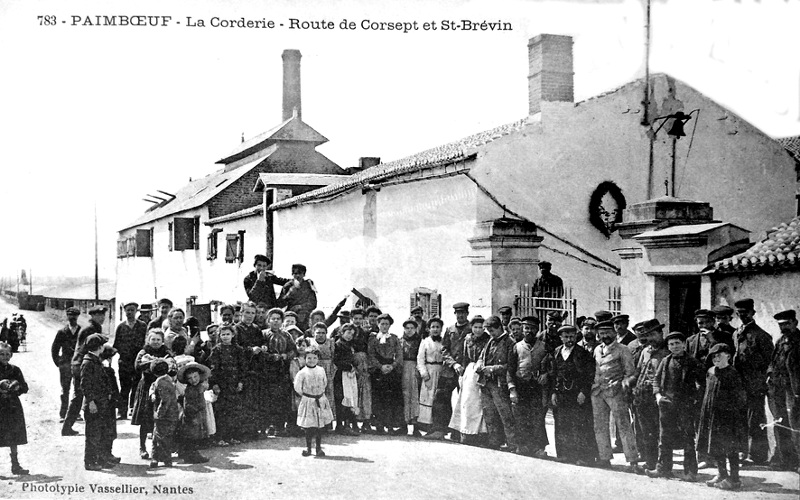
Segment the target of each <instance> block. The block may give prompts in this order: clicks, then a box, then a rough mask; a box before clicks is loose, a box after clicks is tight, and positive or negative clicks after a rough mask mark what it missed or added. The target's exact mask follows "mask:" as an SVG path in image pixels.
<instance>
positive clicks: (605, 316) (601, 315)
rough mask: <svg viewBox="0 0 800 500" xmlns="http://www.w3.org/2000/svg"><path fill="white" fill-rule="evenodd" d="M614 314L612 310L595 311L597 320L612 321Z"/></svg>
mask: <svg viewBox="0 0 800 500" xmlns="http://www.w3.org/2000/svg"><path fill="white" fill-rule="evenodd" d="M613 317H614V315H613V314H612V313H611V312H610V311H597V312H596V313H594V318H595V319H596V320H597V321H610V320H611V318H613Z"/></svg>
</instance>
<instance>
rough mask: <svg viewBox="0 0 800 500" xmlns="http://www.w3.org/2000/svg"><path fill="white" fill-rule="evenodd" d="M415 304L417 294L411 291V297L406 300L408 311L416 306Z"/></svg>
mask: <svg viewBox="0 0 800 500" xmlns="http://www.w3.org/2000/svg"><path fill="white" fill-rule="evenodd" d="M417 304H418V302H417V294H416V293H415V292H411V298H410V299H409V302H408V311H409V313H410V312H411V310H412V309H414V308H415V307H417Z"/></svg>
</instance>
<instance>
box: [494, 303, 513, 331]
mask: <svg viewBox="0 0 800 500" xmlns="http://www.w3.org/2000/svg"><path fill="white" fill-rule="evenodd" d="M497 314H499V315H500V322H501V323H503V330H505V331H506V333H511V330H509V328H508V324H509V323H510V322H511V315H512V310H511V308H510V307H509V306H503V307H501V308H500V309H498V310H497Z"/></svg>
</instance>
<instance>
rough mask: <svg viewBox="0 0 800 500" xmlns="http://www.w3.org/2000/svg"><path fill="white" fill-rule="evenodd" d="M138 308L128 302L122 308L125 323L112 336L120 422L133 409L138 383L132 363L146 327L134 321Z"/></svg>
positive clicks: (142, 344) (141, 344)
mask: <svg viewBox="0 0 800 500" xmlns="http://www.w3.org/2000/svg"><path fill="white" fill-rule="evenodd" d="M138 308H139V304H137V303H136V302H128V303H127V304H125V306H123V310H124V311H125V321H123V322H122V323H120V324H119V325H117V330H116V333H115V334H114V349H116V350H117V352H118V353H119V361H118V362H119V389H120V391H119V394H120V397H119V408H117V412H118V415H119V418H120V419H121V420H124V419H126V418H127V417H128V408H131V409H132V408H133V401H134V399H136V390H135V389H134V388H135V387H136V384H137V383H138V381H139V375H138V374H137V373H136V367H134V361H136V355H137V354H139V351H140V350H141V349H142V347H143V346H144V338H145V336H146V335H147V325H146V324H144V323H143V322H141V321H139V320H138V319H136V310H137V309H138ZM132 389H133V390H132Z"/></svg>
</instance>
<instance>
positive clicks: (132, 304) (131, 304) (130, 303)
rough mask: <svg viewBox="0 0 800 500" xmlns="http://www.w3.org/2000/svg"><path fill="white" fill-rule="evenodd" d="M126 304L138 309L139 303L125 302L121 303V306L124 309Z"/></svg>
mask: <svg viewBox="0 0 800 500" xmlns="http://www.w3.org/2000/svg"><path fill="white" fill-rule="evenodd" d="M128 306H133V307H135V308H136V309H139V304H138V303H137V302H126V303H125V304H123V305H122V308H123V309H125V308H126V307H128Z"/></svg>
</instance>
